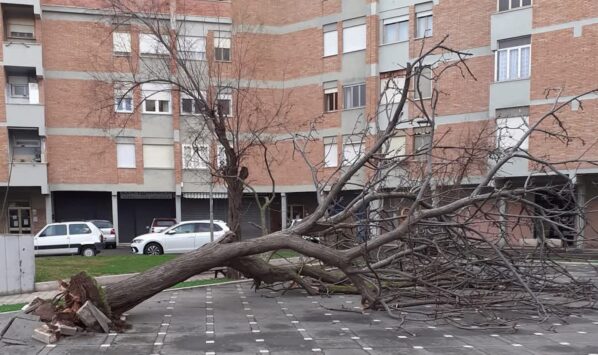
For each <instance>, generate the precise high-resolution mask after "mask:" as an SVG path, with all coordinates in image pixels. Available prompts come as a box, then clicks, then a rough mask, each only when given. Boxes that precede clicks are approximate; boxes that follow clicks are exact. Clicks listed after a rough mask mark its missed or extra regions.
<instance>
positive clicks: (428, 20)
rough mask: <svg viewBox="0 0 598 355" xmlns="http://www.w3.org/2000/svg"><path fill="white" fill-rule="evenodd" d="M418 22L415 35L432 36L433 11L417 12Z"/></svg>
mask: <svg viewBox="0 0 598 355" xmlns="http://www.w3.org/2000/svg"><path fill="white" fill-rule="evenodd" d="M416 15H417V23H416V28H415V37H416V38H424V37H432V34H433V18H432V11H425V12H420V13H417V14H416Z"/></svg>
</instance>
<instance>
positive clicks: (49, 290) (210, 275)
mask: <svg viewBox="0 0 598 355" xmlns="http://www.w3.org/2000/svg"><path fill="white" fill-rule="evenodd" d="M299 260H300V257H293V258H289V259H273V260H270V263H271V264H272V265H285V264H291V263H296V262H298V261H299ZM135 275H137V274H136V273H135V274H123V275H106V276H98V277H96V280H97V281H98V283H99V284H100V285H102V286H106V285H110V284H113V283H116V282H120V281H122V280H126V279H128V278H129V277H133V276H135ZM211 279H214V271H206V272H203V273H201V274H199V275H195V276H192V277H190V278H189V279H187V280H186V281H197V280H211ZM35 289H36V290H37V291H36V292H32V293H23V294H20V295H8V296H0V305H5V304H6V305H8V304H19V303H29V302H31V301H33V300H34V299H35V298H36V297H39V298H44V299H47V298H52V297H54V296H55V295H56V294H57V293H58V282H55V281H50V282H37V283H36V284H35Z"/></svg>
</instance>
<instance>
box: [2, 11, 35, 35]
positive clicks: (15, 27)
mask: <svg viewBox="0 0 598 355" xmlns="http://www.w3.org/2000/svg"><path fill="white" fill-rule="evenodd" d="M5 15H6V13H5ZM6 22H7V37H8V38H11V39H12V38H14V39H34V38H35V19H34V18H32V17H31V18H30V17H22V16H16V14H15V17H10V13H9V18H8V19H7V20H6Z"/></svg>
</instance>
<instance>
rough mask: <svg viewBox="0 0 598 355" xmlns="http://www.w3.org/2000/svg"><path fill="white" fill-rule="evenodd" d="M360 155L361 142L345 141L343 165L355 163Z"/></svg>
mask: <svg viewBox="0 0 598 355" xmlns="http://www.w3.org/2000/svg"><path fill="white" fill-rule="evenodd" d="M360 156H361V143H354V142H347V143H345V144H344V146H343V165H351V164H353V163H355V162H356V161H357V160H358V159H359V158H360Z"/></svg>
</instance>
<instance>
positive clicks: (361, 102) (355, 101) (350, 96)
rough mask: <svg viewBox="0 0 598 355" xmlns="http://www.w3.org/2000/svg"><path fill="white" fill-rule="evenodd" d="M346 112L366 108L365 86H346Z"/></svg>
mask: <svg viewBox="0 0 598 355" xmlns="http://www.w3.org/2000/svg"><path fill="white" fill-rule="evenodd" d="M344 94H345V110H348V109H352V108H357V107H364V106H365V84H357V85H351V86H345V91H344Z"/></svg>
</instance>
